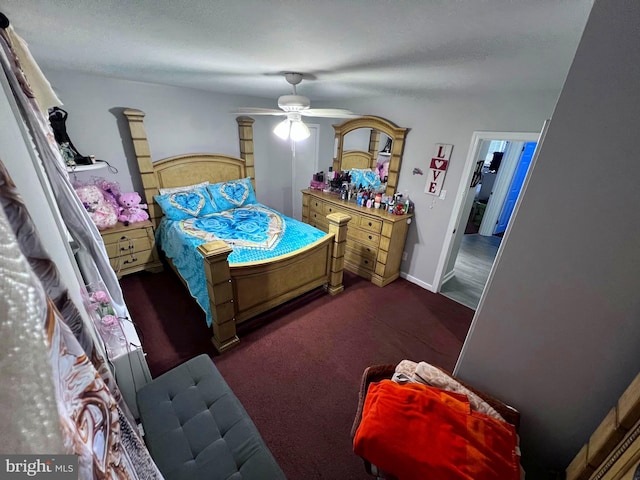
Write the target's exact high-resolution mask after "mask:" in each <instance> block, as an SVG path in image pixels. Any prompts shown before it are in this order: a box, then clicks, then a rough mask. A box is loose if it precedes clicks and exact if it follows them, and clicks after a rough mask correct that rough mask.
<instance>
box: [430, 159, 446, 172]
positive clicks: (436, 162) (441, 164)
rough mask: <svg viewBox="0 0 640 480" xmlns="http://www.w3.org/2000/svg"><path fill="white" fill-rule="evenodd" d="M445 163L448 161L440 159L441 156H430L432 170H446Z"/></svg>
mask: <svg viewBox="0 0 640 480" xmlns="http://www.w3.org/2000/svg"><path fill="white" fill-rule="evenodd" d="M447 163H449V161H448V160H442V159H441V158H432V159H431V168H432V169H434V170H446V169H447Z"/></svg>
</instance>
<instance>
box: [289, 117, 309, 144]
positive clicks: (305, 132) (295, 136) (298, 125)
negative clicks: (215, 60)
mask: <svg viewBox="0 0 640 480" xmlns="http://www.w3.org/2000/svg"><path fill="white" fill-rule="evenodd" d="M289 135H290V136H291V140H293V141H294V142H297V141H299V140H305V139H307V138H309V137H310V136H311V132H310V131H309V127H307V126H306V125H305V124H304V122H302V121H294V122H291V131H290V133H289Z"/></svg>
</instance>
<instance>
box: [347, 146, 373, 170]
mask: <svg viewBox="0 0 640 480" xmlns="http://www.w3.org/2000/svg"><path fill="white" fill-rule="evenodd" d="M341 165H342V169H343V170H351V169H352V168H359V169H365V168H374V167H375V166H376V165H375V161H374V159H373V155H371V153H369V152H364V151H362V150H347V151H346V152H344V153H343V154H342V164H341Z"/></svg>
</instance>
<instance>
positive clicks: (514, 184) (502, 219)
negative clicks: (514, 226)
mask: <svg viewBox="0 0 640 480" xmlns="http://www.w3.org/2000/svg"><path fill="white" fill-rule="evenodd" d="M536 146H537V142H527V143H525V145H524V147H522V154H521V155H520V160H519V162H518V166H517V167H516V171H515V172H514V174H513V178H512V180H511V184H510V185H509V190H508V191H507V195H506V197H505V199H504V204H503V206H502V210H501V211H500V215H499V216H498V223H497V225H496V228H495V230H494V231H493V233H494V234H499V233H504V231H505V230H506V229H507V225H508V224H509V219H510V218H511V214H512V213H513V209H514V207H515V206H516V201H517V200H518V196H519V195H520V190H521V189H522V185H523V184H524V179H525V178H526V176H527V172H528V171H529V166H530V165H531V160H532V159H533V154H534V152H535V150H536Z"/></svg>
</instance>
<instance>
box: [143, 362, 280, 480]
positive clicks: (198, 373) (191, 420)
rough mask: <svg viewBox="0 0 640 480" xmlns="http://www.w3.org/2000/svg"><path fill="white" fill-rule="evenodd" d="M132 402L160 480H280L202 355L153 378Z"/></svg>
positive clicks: (276, 468)
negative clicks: (137, 410)
mask: <svg viewBox="0 0 640 480" xmlns="http://www.w3.org/2000/svg"><path fill="white" fill-rule="evenodd" d="M137 400H138V408H139V410H140V420H141V422H142V426H143V427H144V431H145V441H146V443H147V447H148V448H149V451H150V452H151V456H152V457H153V459H154V461H155V462H156V464H157V465H158V468H159V469H160V472H162V475H164V477H165V479H167V480H186V479H191V480H196V479H197V480H200V479H206V480H218V479H219V480H240V479H244V480H247V479H256V480H277V479H285V475H284V473H283V472H282V470H281V469H280V467H279V466H278V464H277V463H276V461H275V459H274V458H273V455H272V454H271V452H270V451H269V449H268V448H267V446H266V444H265V443H264V441H263V439H262V437H261V436H260V433H259V432H258V429H257V428H256V426H255V425H254V424H253V422H252V421H251V419H250V418H249V415H248V414H247V412H246V411H245V409H244V407H243V406H242V404H241V403H240V401H239V400H238V399H237V398H236V396H235V395H234V394H233V392H232V391H231V388H229V385H227V382H225V380H224V378H222V375H220V372H218V369H217V368H216V367H215V365H214V364H213V362H212V361H211V359H210V358H209V357H208V356H207V355H200V356H198V357H195V358H193V359H191V360H189V361H187V362H185V363H183V364H182V365H179V366H177V367H175V368H173V369H172V370H170V371H168V372H167V373H165V374H163V375H160V376H159V377H157V378H155V379H154V380H152V381H151V382H150V383H148V384H147V385H145V386H143V387H142V388H141V389H140V390H139V391H138V393H137Z"/></svg>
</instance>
